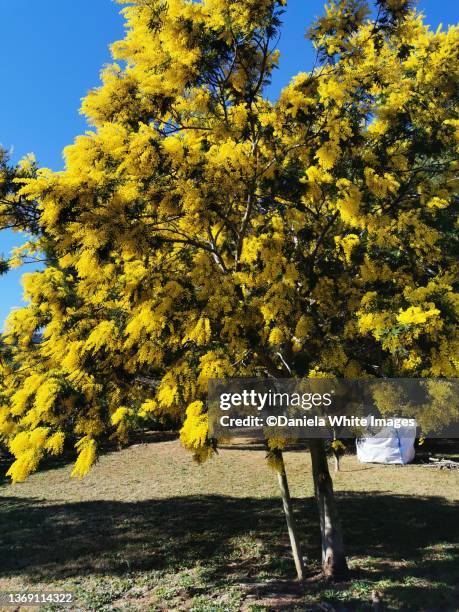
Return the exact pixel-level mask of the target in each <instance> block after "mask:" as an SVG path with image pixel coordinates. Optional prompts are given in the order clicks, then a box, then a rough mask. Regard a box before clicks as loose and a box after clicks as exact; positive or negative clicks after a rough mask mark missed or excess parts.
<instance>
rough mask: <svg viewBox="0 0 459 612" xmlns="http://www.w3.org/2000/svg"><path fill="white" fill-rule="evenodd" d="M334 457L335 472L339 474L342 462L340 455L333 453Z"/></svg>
mask: <svg viewBox="0 0 459 612" xmlns="http://www.w3.org/2000/svg"><path fill="white" fill-rule="evenodd" d="M333 457H334V458H335V472H339V467H340V466H339V461H340V456H339V454H338V453H336V452H334V453H333Z"/></svg>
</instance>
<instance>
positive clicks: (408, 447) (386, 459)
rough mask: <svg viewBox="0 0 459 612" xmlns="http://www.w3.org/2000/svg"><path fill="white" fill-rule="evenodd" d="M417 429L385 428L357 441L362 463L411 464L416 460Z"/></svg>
mask: <svg viewBox="0 0 459 612" xmlns="http://www.w3.org/2000/svg"><path fill="white" fill-rule="evenodd" d="M415 439H416V427H398V428H395V427H384V428H382V429H380V430H379V431H378V432H377V433H376V434H375V435H373V436H368V435H367V436H365V437H364V438H360V439H358V440H357V458H358V460H359V461H360V463H388V464H390V463H392V464H394V463H397V464H405V463H410V462H411V461H413V459H414V455H415V450H414V441H415Z"/></svg>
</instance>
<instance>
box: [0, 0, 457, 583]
mask: <svg viewBox="0 0 459 612" xmlns="http://www.w3.org/2000/svg"><path fill="white" fill-rule="evenodd" d="M129 4H130V6H128V7H127V8H125V9H124V13H125V16H126V19H127V29H126V36H125V38H124V40H122V41H121V42H118V43H115V44H114V45H113V47H112V51H113V56H114V59H115V60H116V61H117V62H118V63H115V64H113V65H111V66H109V67H107V68H106V69H105V70H104V71H103V74H102V81H103V82H102V86H101V87H99V88H98V89H95V90H93V91H91V92H90V93H89V94H88V96H87V97H86V99H85V100H84V102H83V106H82V112H83V113H84V114H85V116H86V117H87V119H88V121H89V122H90V124H91V125H92V126H93V128H92V130H91V131H89V132H88V133H86V134H85V135H83V136H80V137H78V138H77V139H76V141H75V143H74V144H73V145H71V146H69V147H68V148H67V149H66V150H65V159H66V166H65V170H64V171H62V172H51V171H49V170H46V169H43V170H40V171H39V173H38V176H37V178H36V179H33V180H29V181H27V182H26V184H25V185H24V187H23V189H22V197H23V198H27V199H29V200H31V201H37V202H39V206H40V225H41V227H42V228H43V233H42V236H41V238H40V242H39V246H40V248H42V249H44V250H45V251H46V250H48V251H47V252H52V253H53V257H54V258H55V260H54V263H52V262H51V261H50V263H49V265H48V266H47V268H46V269H45V270H44V271H43V272H39V273H35V274H31V275H26V276H25V278H24V286H25V292H26V297H27V298H28V299H29V300H30V304H29V305H28V306H27V307H26V308H23V309H20V310H17V311H15V312H14V313H13V314H12V315H11V317H10V318H9V322H8V329H7V332H6V334H5V336H4V341H5V342H6V343H7V344H8V346H9V350H10V351H11V355H12V357H11V360H10V361H9V362H8V365H7V366H6V365H5V366H4V368H3V373H2V376H3V379H2V380H3V382H2V387H1V393H2V398H3V399H2V408H1V411H0V431H1V432H2V438H3V441H4V443H5V444H6V445H7V446H8V448H9V449H10V451H11V452H12V453H13V454H14V456H15V457H16V460H15V461H14V463H13V464H12V466H11V468H10V470H9V475H10V476H11V478H12V479H13V480H14V481H21V480H23V479H24V478H26V477H27V475H28V474H29V473H30V472H31V471H33V470H35V469H36V468H37V466H38V465H39V462H40V460H41V459H42V457H43V456H44V455H45V454H47V453H51V454H58V453H60V452H61V451H62V449H63V444H64V440H65V438H66V437H70V438H72V437H76V438H77V444H76V446H77V449H78V458H77V461H76V465H75V468H74V471H73V474H74V475H76V476H83V475H84V474H86V472H87V471H88V470H89V468H90V466H91V464H92V463H93V462H94V460H95V458H96V456H97V442H98V440H99V439H100V438H102V437H104V436H106V435H107V434H112V435H113V436H115V437H117V438H118V439H120V440H124V439H125V438H126V436H127V433H128V431H129V429H130V428H131V427H132V426H134V425H135V423H137V422H138V419H139V418H142V417H144V416H147V415H150V414H153V415H156V416H159V417H161V416H162V415H168V416H172V417H173V418H176V419H178V420H179V421H181V423H182V429H181V440H182V442H183V444H184V445H185V446H186V447H187V448H188V449H190V450H191V451H192V452H193V453H194V455H195V457H196V458H197V459H198V460H199V461H203V460H205V459H207V458H209V457H210V456H211V455H212V453H213V452H214V449H215V446H216V444H217V442H218V441H215V440H211V439H209V436H208V424H207V414H206V392H207V384H208V381H209V379H210V378H225V377H234V376H238V377H257V376H271V377H286V376H288V377H322V376H331V375H333V376H338V377H347V378H361V377H381V376H407V377H416V376H435V377H443V376H456V375H457V372H458V365H459V364H458V360H457V355H458V354H459V351H458V348H459V341H458V338H459V337H458V332H457V313H458V306H459V296H458V293H457V292H455V290H456V289H457V270H458V257H457V254H458V248H457V247H458V237H457V196H456V195H455V194H456V192H457V169H458V158H457V152H458V135H459V120H458V115H457V97H458V91H459V88H458V82H457V81H458V79H457V77H458V73H457V69H458V66H459V62H458V54H459V36H458V28H450V29H449V30H448V31H446V32H445V31H442V30H438V31H437V32H432V31H430V30H429V28H428V27H427V26H426V25H424V24H423V21H422V18H421V16H419V15H418V14H417V13H416V12H415V11H414V10H412V8H411V7H410V6H409V3H408V2H407V1H406V0H380V1H379V2H378V3H377V5H378V6H377V9H378V11H377V17H376V18H375V19H370V18H369V17H368V14H369V11H368V9H369V7H368V3H367V2H365V1H363V0H362V1H359V0H340V1H337V2H333V3H331V4H330V5H329V6H328V8H327V10H326V15H325V16H324V17H322V18H321V19H319V20H318V21H317V22H316V23H315V24H314V25H313V27H312V28H311V31H310V36H311V38H312V40H313V43H314V45H315V47H316V49H317V55H318V62H317V65H316V67H315V68H314V69H313V70H312V71H310V72H304V73H301V74H299V75H297V76H296V77H295V78H294V79H293V80H292V82H291V83H290V85H288V86H287V87H286V88H285V89H284V90H283V92H282V93H281V95H280V97H279V99H278V100H276V101H274V102H273V101H270V100H269V99H268V98H267V97H266V92H265V89H266V85H267V84H268V83H269V81H270V77H271V74H272V71H273V70H274V69H275V67H276V65H277V62H278V59H279V58H278V53H277V51H276V48H275V47H276V40H277V37H278V33H279V28H280V26H281V15H282V5H283V4H284V2H283V1H282V0H239V1H232V0H203V1H202V2H189V1H186V0H169V1H168V2H163V1H160V0H137V1H135V2H131V3H129ZM37 331H40V333H41V339H40V341H39V342H38V341H37V340H36V334H37ZM149 378H154V379H159V380H160V382H159V385H158V386H157V388H151V387H148V386H145V385H143V384H142V380H144V379H149ZM269 444H270V448H271V451H272V455H271V456H272V457H273V458H274V459H276V458H277V459H280V457H281V451H282V448H283V445H284V443H283V442H282V441H271V442H269ZM310 448H311V454H312V461H313V475H314V483H315V490H316V496H317V500H318V505H319V512H320V523H321V531H322V543H323V547H322V548H323V565H324V571H325V573H326V575H327V576H330V577H338V576H340V575H342V574H344V573H345V571H346V560H345V556H344V550H343V545H342V536H341V531H340V528H339V525H338V521H337V512H336V507H335V503H334V499H333V488H332V482H331V478H330V474H329V471H328V466H327V460H326V455H325V450H324V446H323V442H322V441H317V440H316V441H312V442H311V443H310Z"/></svg>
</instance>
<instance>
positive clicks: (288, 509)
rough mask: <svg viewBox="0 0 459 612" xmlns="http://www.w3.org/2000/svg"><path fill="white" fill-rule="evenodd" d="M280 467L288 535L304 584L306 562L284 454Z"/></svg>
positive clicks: (280, 460) (279, 474)
mask: <svg viewBox="0 0 459 612" xmlns="http://www.w3.org/2000/svg"><path fill="white" fill-rule="evenodd" d="M278 460H279V461H278V466H279V469H278V470H277V479H278V482H279V489H280V492H281V496H282V503H283V506H284V513H285V519H286V521H287V529H288V535H289V537H290V545H291V547H292V554H293V560H294V561H295V567H296V574H297V577H298V580H299V581H300V582H302V581H303V580H304V562H303V556H302V553H301V544H300V540H299V538H298V531H297V528H296V523H295V517H294V516H293V508H292V500H291V497H290V491H289V488H288V480H287V474H286V472H285V464H284V458H283V456H282V453H279V455H278Z"/></svg>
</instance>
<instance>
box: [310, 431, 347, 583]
mask: <svg viewBox="0 0 459 612" xmlns="http://www.w3.org/2000/svg"><path fill="white" fill-rule="evenodd" d="M309 448H310V451H311V459H312V473H313V478H314V493H315V496H316V501H317V505H318V508H319V518H320V532H321V536H322V567H323V571H324V574H325V576H326V577H327V578H329V579H331V580H340V579H342V578H345V577H346V576H347V574H348V568H347V562H346V557H345V554H344V545H343V536H342V532H341V526H340V523H339V518H338V510H337V507H336V503H335V496H334V494H333V482H332V479H331V476H330V472H329V470H328V462H327V455H326V453H325V446H324V441H323V440H316V439H314V440H311V441H310V444H309Z"/></svg>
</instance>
